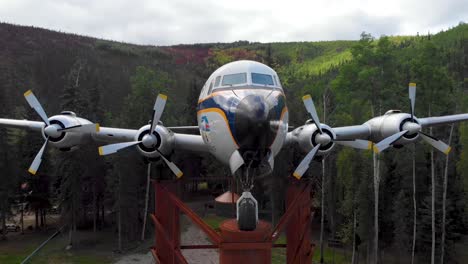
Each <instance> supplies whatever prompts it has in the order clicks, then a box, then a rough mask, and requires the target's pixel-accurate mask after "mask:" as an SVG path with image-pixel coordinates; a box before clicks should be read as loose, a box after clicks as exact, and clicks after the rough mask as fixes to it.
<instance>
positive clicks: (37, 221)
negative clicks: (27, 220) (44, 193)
mask: <svg viewBox="0 0 468 264" xmlns="http://www.w3.org/2000/svg"><path fill="white" fill-rule="evenodd" d="M35 216H36V226H35V228H36V230H37V229H38V228H39V209H37V208H36V209H35Z"/></svg>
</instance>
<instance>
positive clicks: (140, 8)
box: [0, 0, 468, 45]
mask: <svg viewBox="0 0 468 264" xmlns="http://www.w3.org/2000/svg"><path fill="white" fill-rule="evenodd" d="M467 17H468V5H466V4H465V3H464V1H463V0H446V1H442V0H429V1H423V0H395V1H376V0H364V1H362V0H361V1H359V0H327V1H320V2H318V1H309V0H288V1H271V0H270V1H267V0H256V1H252V0H237V1H227V0H226V1H221V0H200V1H191V0H170V1H169V0H166V1H162V0H134V1H129V0H99V1H92V0H42V1H36V0H0V19H1V20H2V21H5V22H10V23H15V24H21V25H34V26H38V27H45V28H50V29H54V30H60V31H65V32H72V33H77V34H83V35H88V36H93V37H98V38H105V39H112V40H117V41H125V42H131V43H137V44H154V45H171V44H178V43H205V42H231V41H236V40H249V41H262V42H277V41H301V40H304V41H305V40H307V41H310V40H334V39H357V38H359V35H360V33H361V32H362V31H366V32H370V33H372V34H373V35H374V36H380V35H383V34H385V35H396V34H416V32H424V33H425V32H427V31H431V32H437V31H439V30H441V29H444V28H447V27H449V26H453V25H456V24H458V22H459V21H461V20H462V19H466V18H467Z"/></svg>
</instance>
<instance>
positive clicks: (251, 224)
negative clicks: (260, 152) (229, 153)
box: [236, 162, 258, 231]
mask: <svg viewBox="0 0 468 264" xmlns="http://www.w3.org/2000/svg"><path fill="white" fill-rule="evenodd" d="M251 165H252V162H251V163H250V164H249V166H247V167H244V168H242V169H241V170H240V172H241V174H240V175H239V176H240V177H239V178H240V182H241V185H242V189H243V192H242V195H241V197H240V198H239V200H237V203H236V209H237V226H238V227H239V230H241V231H253V230H255V229H256V228H257V223H258V203H257V200H255V198H254V197H253V195H252V193H251V192H250V191H251V190H252V188H253V187H254V181H253V177H252V175H249V173H250V171H251V170H253V169H252V168H251Z"/></svg>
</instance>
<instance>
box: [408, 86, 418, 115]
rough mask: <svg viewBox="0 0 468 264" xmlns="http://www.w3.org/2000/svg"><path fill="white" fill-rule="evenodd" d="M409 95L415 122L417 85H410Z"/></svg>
mask: <svg viewBox="0 0 468 264" xmlns="http://www.w3.org/2000/svg"><path fill="white" fill-rule="evenodd" d="M408 94H409V99H410V103H411V120H412V121H413V122H414V105H415V104H416V84H415V83H410V84H409V87H408Z"/></svg>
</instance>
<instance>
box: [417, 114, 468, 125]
mask: <svg viewBox="0 0 468 264" xmlns="http://www.w3.org/2000/svg"><path fill="white" fill-rule="evenodd" d="M466 120H468V114H458V115H447V116H434V117H425V118H418V121H419V124H420V125H421V126H422V127H431V126H440V125H447V124H452V123H459V122H463V121H466Z"/></svg>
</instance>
